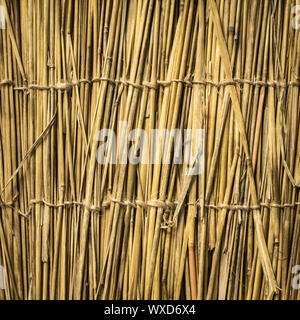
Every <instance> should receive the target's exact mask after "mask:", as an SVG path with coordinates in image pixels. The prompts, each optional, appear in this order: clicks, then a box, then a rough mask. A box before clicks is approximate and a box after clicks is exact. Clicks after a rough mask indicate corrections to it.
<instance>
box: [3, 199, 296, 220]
mask: <svg viewBox="0 0 300 320" xmlns="http://www.w3.org/2000/svg"><path fill="white" fill-rule="evenodd" d="M111 203H117V204H119V205H120V206H124V207H128V206H129V207H131V208H134V209H137V208H138V207H141V208H143V209H147V208H149V207H153V208H157V209H159V208H160V209H163V210H165V211H174V210H175V209H176V205H177V203H178V202H176V201H169V200H166V201H163V200H156V199H152V200H149V201H147V202H145V201H142V200H135V201H130V200H124V201H121V200H118V199H115V198H110V199H108V200H105V201H103V202H102V204H101V205H100V206H96V205H91V206H89V205H87V204H86V203H85V202H79V201H65V202H64V203H58V204H54V203H50V202H49V201H46V200H45V199H42V200H36V199H32V200H31V201H30V204H32V205H37V204H43V205H46V206H48V207H50V208H61V207H74V206H75V207H82V208H86V209H88V210H89V211H92V212H98V213H99V212H101V210H102V209H105V208H108V207H109V206H110V205H111ZM3 206H9V204H8V203H3V202H0V207H3ZM183 206H196V207H201V204H200V203H199V202H198V201H197V202H189V203H186V204H184V205H183ZM297 206H300V202H295V203H294V204H290V203H285V204H278V203H274V202H271V203H263V202H261V203H260V204H259V205H252V206H249V205H241V204H233V205H231V204H218V205H215V204H206V205H204V207H205V208H207V209H215V210H222V209H227V210H230V211H237V210H242V211H252V210H260V209H261V208H268V209H270V208H277V209H284V208H291V209H292V208H295V207H297ZM30 212H31V208H29V210H28V211H27V213H26V214H23V213H21V212H20V214H21V215H22V216H27V215H28V214H29V213H30ZM170 224H171V223H170ZM172 225H173V224H172Z"/></svg>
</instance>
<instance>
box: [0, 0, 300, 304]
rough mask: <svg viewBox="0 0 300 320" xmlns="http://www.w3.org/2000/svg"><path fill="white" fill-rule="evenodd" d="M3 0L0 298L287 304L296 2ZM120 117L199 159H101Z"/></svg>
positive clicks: (294, 254)
mask: <svg viewBox="0 0 300 320" xmlns="http://www.w3.org/2000/svg"><path fill="white" fill-rule="evenodd" d="M0 5H1V7H0V8H1V10H3V12H4V15H5V23H4V24H2V27H1V30H0V195H1V197H0V266H3V270H4V271H3V272H2V277H4V278H5V279H2V285H3V282H5V288H2V289H0V300H9V299H26V300H27V299H36V300H39V299H62V300H64V299H67V300H68V299H69V300H72V299H93V300H94V299H220V300H221V299H222V300H223V299H225V300H237V299H238V300H244V299H248V300H257V299H262V300H265V299H275V300H287V299H294V300H296V299H298V300H299V299H300V290H299V289H298V290H297V289H296V288H295V286H294V282H293V281H294V279H293V277H294V276H296V274H295V273H293V272H294V271H295V268H294V266H297V265H300V194H299V186H300V166H299V165H300V127H299V125H300V94H299V87H300V85H299V75H300V28H295V25H294V24H293V19H295V17H294V13H293V10H292V9H293V8H294V6H296V5H300V1H299V0H264V1H258V0H207V1H206V0H198V1H196V0H155V1H154V0H147V1H142V0H75V1H74V0H22V1H17V0H1V2H0ZM2 22H3V21H2ZM120 121H127V124H128V127H127V130H128V132H129V131H130V130H132V129H144V130H145V132H148V133H150V132H151V130H153V129H168V130H172V129H175V128H180V129H181V130H184V129H191V130H193V132H194V131H195V130H198V129H203V130H204V132H205V135H204V137H205V138H204V140H205V143H204V158H203V159H202V160H203V163H202V166H203V171H202V172H201V173H200V174H199V175H186V169H187V166H186V165H184V164H176V163H175V162H174V159H173V160H172V161H171V163H170V164H165V163H162V161H161V160H162V159H161V156H162V155H161V154H160V158H159V160H160V161H158V162H157V163H154V164H151V163H150V164H149V163H148V164H147V163H138V164H133V163H131V162H128V163H121V162H117V163H111V162H109V161H107V162H105V163H104V164H99V163H98V161H97V151H98V147H99V145H100V142H99V141H98V140H99V139H98V138H99V137H98V133H99V130H100V129H105V128H109V129H111V130H113V131H114V132H117V133H118V134H119V135H117V137H118V139H117V145H118V146H121V147H124V145H123V142H122V141H123V140H122V139H121V138H122V134H123V133H124V132H123V133H122V131H121V130H120V127H119V122H120ZM149 136H150V134H149ZM125 144H127V145H128V146H129V147H130V146H131V145H132V144H133V142H131V143H130V142H128V141H127V142H125ZM107 145H108V147H109V148H113V146H112V141H111V140H108V144H107ZM176 146H177V145H176V143H175V141H174V139H172V138H171V140H170V151H171V154H174V152H175V151H174V150H175V147H176ZM179 148H180V146H179ZM124 149H125V148H124ZM0 276H1V275H0Z"/></svg>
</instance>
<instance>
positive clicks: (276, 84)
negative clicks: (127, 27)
mask: <svg viewBox="0 0 300 320" xmlns="http://www.w3.org/2000/svg"><path fill="white" fill-rule="evenodd" d="M102 81H107V82H109V83H110V84H112V85H119V84H123V85H124V86H126V87H128V86H132V87H134V88H136V89H143V88H145V87H146V88H149V89H154V90H156V89H157V88H158V86H162V87H168V86H170V85H171V84H172V83H177V84H179V83H181V84H183V85H185V86H187V87H192V86H193V85H211V86H213V87H216V88H220V87H224V86H229V85H238V84H242V85H245V84H248V85H251V86H258V87H273V88H288V87H300V82H299V80H296V81H290V82H288V83H287V82H280V81H277V80H273V81H262V80H254V81H251V80H247V79H240V78H235V79H234V80H233V81H227V80H224V81H220V82H214V81H212V80H210V79H205V80H192V81H190V80H188V79H187V78H186V79H171V80H157V81H156V82H153V83H152V82H149V81H146V80H145V81H143V82H142V83H141V84H139V83H136V82H133V81H130V80H128V79H123V78H121V79H110V78H106V77H99V78H98V77H94V78H93V79H92V80H88V79H80V80H73V81H69V82H68V81H66V82H58V83H57V84H55V85H47V86H45V85H41V84H35V83H31V84H29V85H22V86H17V85H15V83H14V81H12V80H8V79H5V80H2V81H0V87H1V86H6V85H12V86H14V90H16V91H27V90H62V91H63V90H70V89H72V88H73V87H75V86H79V85H81V84H88V85H92V84H94V83H100V82H102Z"/></svg>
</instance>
